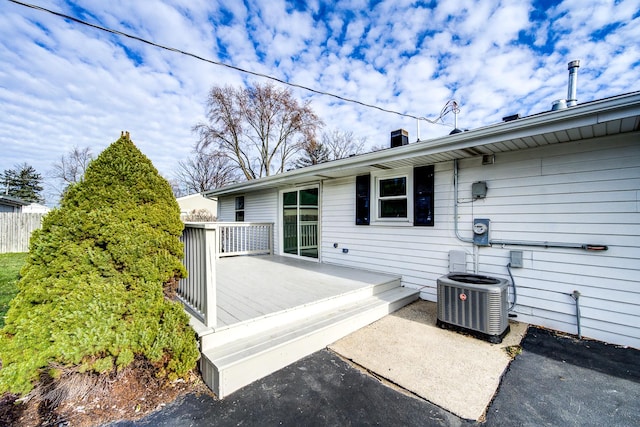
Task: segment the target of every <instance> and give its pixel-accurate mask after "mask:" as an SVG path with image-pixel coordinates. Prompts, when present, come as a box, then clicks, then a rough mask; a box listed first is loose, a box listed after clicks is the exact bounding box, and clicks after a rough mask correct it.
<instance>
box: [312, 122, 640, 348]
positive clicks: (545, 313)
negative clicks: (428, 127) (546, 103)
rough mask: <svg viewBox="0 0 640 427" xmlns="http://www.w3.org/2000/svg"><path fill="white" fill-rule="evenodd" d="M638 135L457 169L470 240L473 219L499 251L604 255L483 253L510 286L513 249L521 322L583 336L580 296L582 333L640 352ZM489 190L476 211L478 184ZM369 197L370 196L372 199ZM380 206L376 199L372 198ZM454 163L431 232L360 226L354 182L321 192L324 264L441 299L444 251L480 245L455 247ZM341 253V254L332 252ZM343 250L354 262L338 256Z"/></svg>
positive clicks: (438, 174) (487, 265)
mask: <svg viewBox="0 0 640 427" xmlns="http://www.w3.org/2000/svg"><path fill="white" fill-rule="evenodd" d="M637 138H638V135H637V134H631V135H628V136H624V135H623V136H618V137H613V138H598V139H592V140H588V141H577V142H570V143H563V144H558V145H553V146H547V147H544V148H535V149H530V150H522V151H518V152H508V153H498V154H496V161H495V164H492V165H482V158H481V157H474V158H471V159H465V160H462V161H460V162H459V194H458V197H459V200H460V201H461V202H462V203H461V204H460V205H459V212H458V213H459V221H458V224H459V229H460V233H461V234H462V235H463V236H464V237H467V238H471V237H472V233H471V226H472V223H473V218H488V219H490V220H491V224H490V238H491V239H493V240H511V241H513V240H518V241H540V242H543V241H549V242H568V243H585V244H586V243H592V244H603V245H607V246H608V247H609V250H608V251H606V252H588V251H584V250H580V249H563V248H544V247H531V246H509V247H505V248H502V247H499V246H494V247H480V248H479V256H478V260H479V269H478V272H479V273H480V274H487V275H492V276H498V277H502V278H507V279H508V278H509V277H508V272H507V269H506V265H507V264H508V262H509V252H510V250H522V251H523V258H524V260H523V261H524V267H523V268H513V269H512V273H513V276H514V278H515V282H516V285H517V291H518V306H517V308H516V313H517V314H518V319H517V320H520V321H525V322H531V323H535V324H538V325H542V326H547V327H551V328H554V329H559V330H562V331H566V332H570V333H576V332H577V330H576V316H575V314H576V307H575V301H574V300H573V299H572V298H571V296H569V294H570V293H571V292H572V291H573V290H578V291H579V292H580V293H581V294H582V296H581V298H580V309H581V315H582V316H581V326H582V334H583V335H584V336H586V337H591V338H595V339H600V340H604V341H607V342H611V343H616V344H623V345H630V346H633V347H637V348H640V261H639V260H640V199H639V198H640V145H639V144H638V143H637ZM477 181H486V182H487V187H488V191H487V197H486V199H480V200H476V201H474V202H473V203H471V185H472V183H474V182H477ZM372 192H373V188H372ZM372 195H373V194H372ZM453 198H454V195H453V162H444V163H439V164H436V165H435V190H434V199H435V224H434V226H433V227H406V226H404V227H403V226H393V225H391V226H390V225H385V226H377V225H375V224H372V225H370V226H364V227H363V226H355V224H354V221H355V177H351V178H344V179H338V180H326V181H324V190H323V198H322V213H323V215H322V239H321V240H322V254H323V261H324V262H328V263H334V264H340V265H348V266H353V267H361V268H369V269H371V270H378V271H383V272H387V273H396V274H401V275H402V276H403V284H404V285H405V286H409V287H413V288H416V289H420V290H421V296H422V298H424V299H428V300H434V301H435V299H436V280H437V278H438V277H440V276H442V275H444V274H446V273H447V272H448V251H449V250H454V249H455V250H464V251H466V252H467V254H468V255H467V270H468V271H473V246H472V245H471V244H468V243H464V242H461V241H459V240H458V239H456V237H455V234H454V224H453V210H454V205H453ZM334 243H337V244H338V248H334V247H333V244H334ZM343 248H347V249H348V250H349V251H348V253H343V252H342V249H343Z"/></svg>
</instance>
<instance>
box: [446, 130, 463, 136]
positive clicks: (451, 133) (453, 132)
mask: <svg viewBox="0 0 640 427" xmlns="http://www.w3.org/2000/svg"><path fill="white" fill-rule="evenodd" d="M456 133H462V129H458V128H455V129H454V130H452V131H451V132H449V135H455V134H456Z"/></svg>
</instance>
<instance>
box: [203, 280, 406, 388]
mask: <svg viewBox="0 0 640 427" xmlns="http://www.w3.org/2000/svg"><path fill="white" fill-rule="evenodd" d="M416 299H418V292H417V291H416V290H413V289H409V288H402V287H398V286H395V287H393V288H391V289H387V290H384V291H382V292H379V293H375V294H373V295H370V296H367V297H365V298H361V299H360V300H359V301H350V302H348V303H344V304H339V306H337V307H336V306H334V307H333V308H326V309H324V310H321V311H317V312H313V313H310V312H306V315H305V316H304V317H299V316H297V317H295V318H293V319H294V320H292V321H289V322H287V323H282V322H279V323H277V324H276V326H272V327H269V328H265V327H261V326H259V323H260V322H257V323H254V324H253V326H254V327H256V329H254V331H256V330H257V331H258V332H256V333H253V334H247V333H246V332H245V331H243V333H240V335H238V338H237V339H235V340H232V341H227V342H225V343H224V345H215V346H209V347H204V346H203V347H202V348H203V352H202V353H203V357H202V359H201V363H200V364H201V371H202V375H203V378H204V380H205V382H206V383H207V385H208V386H209V387H210V388H211V389H212V390H213V391H214V392H215V393H216V394H217V395H218V396H219V397H220V398H224V397H225V396H228V395H229V394H230V393H233V392H234V391H236V390H238V389H240V388H241V387H244V386H245V385H248V384H250V383H252V382H253V381H256V380H258V379H260V378H262V377H264V376H266V375H269V374H270V373H273V372H275V371H277V370H279V369H281V368H283V367H285V366H287V365H289V364H291V363H293V362H295V361H297V360H299V359H301V358H302V357H305V356H307V355H309V354H311V353H313V352H315V351H318V350H320V349H322V348H325V347H326V346H327V345H329V344H331V343H333V342H335V341H337V340H338V339H340V338H342V337H344V336H346V335H348V334H350V333H352V332H354V331H356V330H358V329H360V328H362V327H364V326H366V325H368V324H370V323H372V322H374V321H376V320H378V319H380V318H382V317H384V316H385V315H387V314H389V313H391V312H393V311H396V310H398V309H399V308H401V307H403V306H405V305H407V304H409V303H411V302H413V301H415V300H416ZM334 303H336V301H334ZM301 311H302V312H304V311H305V310H301ZM299 314H300V313H298V315H299ZM263 320H264V319H263ZM265 321H266V322H267V323H269V322H270V320H269V319H266V320H265ZM252 329H253V328H252ZM213 335H217V334H213ZM203 338H204V337H203ZM227 338H229V337H227ZM209 344H211V342H209Z"/></svg>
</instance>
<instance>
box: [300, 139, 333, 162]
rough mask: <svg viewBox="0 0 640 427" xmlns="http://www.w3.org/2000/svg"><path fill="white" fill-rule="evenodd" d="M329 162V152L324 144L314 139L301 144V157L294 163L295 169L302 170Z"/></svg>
mask: <svg viewBox="0 0 640 427" xmlns="http://www.w3.org/2000/svg"><path fill="white" fill-rule="evenodd" d="M328 161H329V150H328V149H327V147H325V145H324V144H322V143H319V142H317V141H316V140H314V139H311V140H308V141H307V142H305V143H304V144H302V157H299V158H298V159H297V160H296V162H295V167H296V168H304V167H307V166H311V165H317V164H319V163H324V162H328Z"/></svg>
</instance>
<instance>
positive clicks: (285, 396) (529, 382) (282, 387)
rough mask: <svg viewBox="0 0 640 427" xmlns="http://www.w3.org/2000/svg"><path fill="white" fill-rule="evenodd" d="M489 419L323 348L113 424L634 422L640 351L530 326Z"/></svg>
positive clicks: (639, 395) (638, 418)
mask: <svg viewBox="0 0 640 427" xmlns="http://www.w3.org/2000/svg"><path fill="white" fill-rule="evenodd" d="M522 346H523V350H522V353H521V354H520V355H518V356H517V357H516V358H515V360H514V361H513V362H512V363H511V364H510V366H509V367H508V369H507V372H506V373H505V374H504V376H503V378H502V382H501V384H500V387H499V389H498V392H497V394H496V396H495V398H494V400H493V402H492V403H491V404H490V406H489V408H488V410H487V416H486V422H485V423H478V422H475V421H469V420H465V419H462V418H459V417H457V416H455V415H453V414H452V413H450V412H448V411H446V410H444V409H442V408H440V407H438V406H436V405H434V404H433V403H430V402H428V401H425V400H424V399H420V398H417V397H414V396H411V395H407V394H406V393H402V392H399V391H397V390H395V389H394V388H391V387H389V386H387V385H384V384H383V383H382V382H381V381H379V380H378V379H376V378H375V377H374V376H372V375H369V374H367V373H366V372H363V371H362V370H360V369H357V368H355V367H353V366H352V365H351V364H349V363H348V362H346V361H344V360H343V359H342V358H340V357H339V356H338V355H337V354H335V353H333V352H331V351H329V350H322V351H319V352H317V353H314V354H313V355H311V356H309V357H307V358H305V359H302V360H300V361H298V362H296V363H294V364H292V365H290V366H288V367H286V368H284V369H282V370H280V371H278V372H276V373H274V374H272V375H270V376H268V377H266V378H264V379H262V380H260V381H257V382H255V383H253V384H251V385H249V386H247V387H245V388H243V389H241V390H239V391H238V392H236V393H234V394H232V395H231V396H229V397H228V398H227V399H225V400H222V401H219V400H215V399H213V398H212V397H210V396H206V395H201V396H196V395H188V396H184V397H182V398H181V399H179V400H178V401H176V402H174V403H173V404H171V405H169V406H167V407H166V408H164V409H163V410H162V411H159V412H157V413H154V414H151V415H149V416H148V417H146V418H145V419H143V420H140V421H137V422H121V423H116V424H113V425H115V426H120V427H124V426H237V425H247V426H272V425H273V426H275V425H284V426H299V425H305V426H349V425H383V426H398V425H402V426H463V425H464V426H470V425H473V426H543V425H548V426H636V425H640V405H638V402H639V401H640V368H639V367H640V351H639V350H634V349H626V348H619V347H616V346H611V345H606V344H603V343H599V342H593V341H578V340H575V339H573V338H566V337H559V336H556V335H554V334H552V333H550V332H548V331H546V330H543V329H538V328H530V329H529V332H528V333H527V335H526V337H525V338H524V340H523V342H522Z"/></svg>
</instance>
